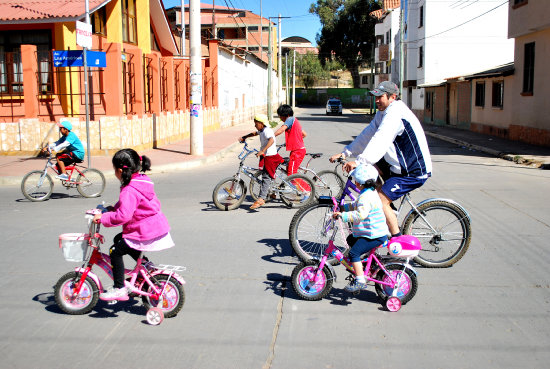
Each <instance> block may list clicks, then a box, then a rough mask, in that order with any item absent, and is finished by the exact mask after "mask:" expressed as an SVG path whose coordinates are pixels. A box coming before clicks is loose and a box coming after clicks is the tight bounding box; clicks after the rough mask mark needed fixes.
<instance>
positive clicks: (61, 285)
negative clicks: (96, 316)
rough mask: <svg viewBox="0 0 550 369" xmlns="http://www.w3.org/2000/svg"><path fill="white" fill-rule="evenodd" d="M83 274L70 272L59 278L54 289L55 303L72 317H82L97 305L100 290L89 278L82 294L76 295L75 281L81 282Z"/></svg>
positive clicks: (82, 288) (81, 290)
mask: <svg viewBox="0 0 550 369" xmlns="http://www.w3.org/2000/svg"><path fill="white" fill-rule="evenodd" d="M81 275H82V273H77V272H69V273H67V274H65V275H64V276H63V277H61V278H59V280H58V281H57V283H56V284H55V287H54V296H55V303H56V304H57V306H59V308H60V309H61V310H63V311H64V312H66V313H67V314H71V315H81V314H86V313H88V312H90V311H91V310H92V309H93V308H94V306H95V305H96V304H97V300H98V298H99V289H98V287H97V284H96V283H95V282H94V280H93V279H92V278H90V277H89V276H87V277H86V279H85V280H84V283H83V284H82V287H81V288H80V293H79V294H78V295H76V296H75V295H74V281H75V280H76V281H77V282H78V281H79V280H80V277H81Z"/></svg>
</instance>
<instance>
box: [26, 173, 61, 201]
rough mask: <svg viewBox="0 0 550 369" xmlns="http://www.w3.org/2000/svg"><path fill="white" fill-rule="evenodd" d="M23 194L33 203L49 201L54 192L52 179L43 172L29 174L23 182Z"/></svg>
mask: <svg viewBox="0 0 550 369" xmlns="http://www.w3.org/2000/svg"><path fill="white" fill-rule="evenodd" d="M21 192H23V196H25V197H26V198H27V199H29V200H31V201H44V200H47V199H49V198H50V196H51V195H52V192H53V181H52V177H50V175H49V174H48V173H45V174H44V172H43V171H41V170H35V171H32V172H29V173H27V174H25V177H23V180H22V181H21Z"/></svg>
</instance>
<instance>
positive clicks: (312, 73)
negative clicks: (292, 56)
mask: <svg viewBox="0 0 550 369" xmlns="http://www.w3.org/2000/svg"><path fill="white" fill-rule="evenodd" d="M296 75H297V76H298V78H300V80H301V81H302V83H303V84H304V87H305V88H309V87H311V86H313V85H314V84H315V82H316V81H317V80H319V79H323V78H324V79H326V78H329V76H330V74H329V72H328V71H327V70H325V69H324V68H323V66H322V65H321V63H320V61H319V59H318V58H317V55H316V54H314V53H312V52H307V53H306V54H297V55H296Z"/></svg>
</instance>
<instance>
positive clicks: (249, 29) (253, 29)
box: [248, 26, 258, 32]
mask: <svg viewBox="0 0 550 369" xmlns="http://www.w3.org/2000/svg"><path fill="white" fill-rule="evenodd" d="M248 32H258V26H248Z"/></svg>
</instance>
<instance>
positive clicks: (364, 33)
mask: <svg viewBox="0 0 550 369" xmlns="http://www.w3.org/2000/svg"><path fill="white" fill-rule="evenodd" d="M378 9H380V5H379V4H378V1H376V0H317V3H314V4H311V6H310V9H309V11H310V13H314V14H317V16H319V19H320V21H321V25H322V26H323V28H322V29H321V33H320V34H319V33H318V34H317V46H318V47H319V60H320V61H321V64H322V65H325V64H326V63H327V62H330V61H332V60H334V59H336V60H337V61H339V62H341V63H342V64H343V65H345V66H346V68H347V69H348V70H349V71H350V73H351V77H352V79H353V86H354V87H359V85H360V78H359V67H361V66H371V64H372V63H373V61H372V60H371V58H372V57H373V55H372V53H373V51H374V44H375V37H374V25H375V24H376V19H374V18H373V17H371V16H370V15H369V14H370V13H371V12H372V11H374V10H378Z"/></svg>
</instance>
